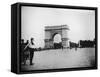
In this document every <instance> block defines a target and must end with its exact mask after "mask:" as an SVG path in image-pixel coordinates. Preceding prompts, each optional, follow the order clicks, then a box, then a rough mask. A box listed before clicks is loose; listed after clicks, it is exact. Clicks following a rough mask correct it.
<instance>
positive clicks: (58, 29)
mask: <svg viewBox="0 0 100 77" xmlns="http://www.w3.org/2000/svg"><path fill="white" fill-rule="evenodd" d="M68 30H69V28H68V26H67V25H59V26H46V27H45V48H53V47H54V43H53V41H54V40H53V38H54V36H55V35H56V34H60V35H61V40H62V42H61V43H62V47H63V48H66V47H68Z"/></svg>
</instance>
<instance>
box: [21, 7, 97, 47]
mask: <svg viewBox="0 0 100 77" xmlns="http://www.w3.org/2000/svg"><path fill="white" fill-rule="evenodd" d="M21 13H22V19H21V21H22V24H21V25H22V38H23V39H24V40H29V39H30V38H31V37H33V38H34V40H35V41H34V42H35V45H36V47H43V46H44V39H45V31H44V29H45V26H55V25H56V26H57V25H64V24H66V25H68V26H69V29H70V30H69V31H68V38H69V40H70V41H73V42H78V41H79V40H93V39H94V37H95V11H93V10H76V9H58V8H43V7H28V6H27V7H26V6H23V7H22V12H21ZM59 37H60V36H59Z"/></svg>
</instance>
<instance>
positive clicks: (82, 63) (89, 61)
mask: <svg viewBox="0 0 100 77" xmlns="http://www.w3.org/2000/svg"><path fill="white" fill-rule="evenodd" d="M94 60H95V48H81V49H80V48H78V49H77V51H75V49H74V48H73V49H71V50H70V49H63V50H62V49H56V50H45V51H40V52H35V54H34V59H33V63H35V64H34V65H31V66H30V65H29V60H27V65H25V66H22V68H24V69H25V70H41V69H57V68H73V67H91V66H92V65H93V63H94Z"/></svg>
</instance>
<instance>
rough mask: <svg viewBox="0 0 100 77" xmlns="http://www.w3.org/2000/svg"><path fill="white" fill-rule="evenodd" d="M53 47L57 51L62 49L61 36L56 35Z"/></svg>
mask: <svg viewBox="0 0 100 77" xmlns="http://www.w3.org/2000/svg"><path fill="white" fill-rule="evenodd" d="M53 45H54V48H55V49H59V48H61V47H62V40H61V35H60V34H58V33H56V34H54V36H53Z"/></svg>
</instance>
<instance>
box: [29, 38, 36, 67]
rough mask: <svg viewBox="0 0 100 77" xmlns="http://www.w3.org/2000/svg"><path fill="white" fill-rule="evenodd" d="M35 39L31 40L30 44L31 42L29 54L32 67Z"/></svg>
mask: <svg viewBox="0 0 100 77" xmlns="http://www.w3.org/2000/svg"><path fill="white" fill-rule="evenodd" d="M33 41H34V38H31V39H30V42H29V52H30V65H33V63H32V60H33V57H34V50H35V49H34V43H33Z"/></svg>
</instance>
